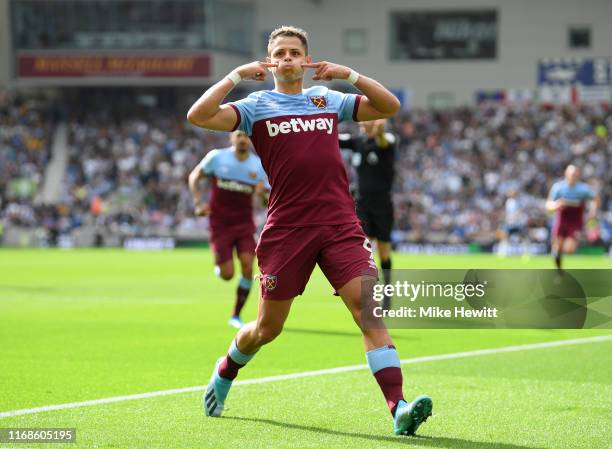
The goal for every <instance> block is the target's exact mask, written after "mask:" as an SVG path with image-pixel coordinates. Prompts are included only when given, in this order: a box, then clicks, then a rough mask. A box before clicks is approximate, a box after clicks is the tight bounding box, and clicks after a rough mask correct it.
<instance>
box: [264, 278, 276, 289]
mask: <svg viewBox="0 0 612 449" xmlns="http://www.w3.org/2000/svg"><path fill="white" fill-rule="evenodd" d="M261 286H262V287H263V288H264V289H266V290H268V291H270V290H274V289H275V288H276V275H275V274H262V275H261Z"/></svg>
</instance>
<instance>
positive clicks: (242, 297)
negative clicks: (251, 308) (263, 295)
mask: <svg viewBox="0 0 612 449" xmlns="http://www.w3.org/2000/svg"><path fill="white" fill-rule="evenodd" d="M251 285H253V281H252V280H251V279H249V278H245V277H244V276H243V277H241V278H240V282H238V288H237V289H236V303H235V304H234V311H233V312H232V316H233V317H239V316H240V312H241V311H242V308H243V307H244V305H245V303H246V300H247V298H248V296H249V292H250V291H251Z"/></svg>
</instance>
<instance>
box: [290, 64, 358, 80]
mask: <svg viewBox="0 0 612 449" xmlns="http://www.w3.org/2000/svg"><path fill="white" fill-rule="evenodd" d="M302 68H304V69H314V70H315V74H314V76H313V77H312V79H313V80H315V81H318V80H324V81H331V80H333V79H337V80H345V79H347V78H348V77H349V75H350V74H351V69H350V68H348V67H346V66H343V65H340V64H334V63H333V62H328V61H321V62H312V63H303V64H302Z"/></svg>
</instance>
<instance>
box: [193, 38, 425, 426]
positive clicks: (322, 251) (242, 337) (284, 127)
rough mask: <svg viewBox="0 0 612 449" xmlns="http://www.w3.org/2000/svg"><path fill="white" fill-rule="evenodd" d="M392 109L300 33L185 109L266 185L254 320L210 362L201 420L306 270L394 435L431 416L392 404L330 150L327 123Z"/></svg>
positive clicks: (277, 320)
mask: <svg viewBox="0 0 612 449" xmlns="http://www.w3.org/2000/svg"><path fill="white" fill-rule="evenodd" d="M308 69H313V70H314V76H313V77H312V79H313V80H315V81H331V80H333V79H337V80H346V81H348V82H350V83H352V84H354V86H355V87H356V88H357V89H359V91H361V94H360V95H354V94H343V93H341V92H337V91H334V90H330V89H328V88H327V87H325V86H313V87H310V88H307V89H304V88H303V77H304V72H305V71H306V70H308ZM268 71H271V72H272V74H273V75H274V83H275V88H274V90H262V91H257V92H254V93H252V94H250V95H249V96H247V97H246V98H244V99H242V100H239V101H236V102H232V103H227V104H222V102H223V100H224V98H225V97H226V95H227V94H228V93H229V92H230V91H231V90H232V89H233V88H234V86H235V85H236V84H238V83H239V82H241V81H242V80H245V79H247V80H256V81H263V80H264V79H265V78H266V75H267V72H268ZM399 106H400V105H399V101H398V100H397V98H395V96H393V94H392V93H391V92H389V91H388V90H387V89H386V88H384V87H383V86H382V85H381V84H380V83H378V82H376V81H374V80H373V79H371V78H368V77H366V76H364V75H359V74H358V73H357V72H355V71H354V70H351V69H350V68H348V67H345V66H342V65H338V64H334V63H331V62H312V58H311V56H310V55H309V53H308V39H307V35H306V32H304V31H303V30H301V29H299V28H294V27H280V28H278V29H276V30H274V31H273V32H272V33H271V34H270V38H269V41H268V57H267V58H266V62H259V61H256V62H252V63H250V64H246V65H243V66H240V67H238V68H237V69H235V70H234V71H232V72H231V73H230V74H229V75H228V76H227V77H225V78H224V79H223V80H221V81H219V82H218V83H217V84H215V85H214V86H212V87H211V88H210V89H208V90H207V91H206V92H205V93H204V94H203V95H202V97H201V98H200V99H198V100H197V101H196V102H195V103H194V105H193V106H192V107H191V109H190V110H189V113H188V115H187V117H188V119H189V121H190V122H191V123H193V124H195V125H198V126H201V127H203V128H208V129H214V130H221V131H230V130H233V129H240V130H242V131H244V132H246V133H247V134H248V135H249V136H250V137H251V140H252V141H253V145H254V147H255V151H256V152H257V154H258V155H259V157H260V158H261V162H262V165H263V167H264V169H265V171H266V173H267V174H268V178H269V181H270V185H271V191H270V203H269V208H268V220H267V222H266V225H265V227H264V230H263V232H262V234H261V236H260V238H259V242H258V244H257V249H256V252H257V259H258V263H259V269H260V272H261V276H260V280H261V282H260V292H261V294H260V302H259V311H258V316H257V320H256V321H253V322H251V323H247V324H245V325H244V327H242V329H240V330H239V331H238V333H237V335H236V338H234V340H233V341H232V343H231V345H230V348H229V351H228V353H227V355H226V356H224V357H222V358H220V359H219V360H218V362H217V365H216V366H215V368H214V370H213V374H212V377H211V380H210V383H209V385H208V387H207V389H206V392H205V393H204V397H203V400H204V411H205V413H206V415H208V416H220V415H221V413H222V412H223V409H224V406H225V400H226V398H227V395H228V392H229V390H230V387H231V385H232V381H233V380H234V379H235V378H236V376H237V374H238V371H239V370H240V369H241V368H242V367H244V366H245V365H246V364H247V363H248V362H249V361H250V360H251V359H252V358H253V357H254V356H255V354H256V353H257V351H258V350H259V349H260V348H261V347H262V346H263V345H265V344H267V343H270V342H271V341H272V340H274V339H275V338H276V337H277V336H278V335H279V334H280V332H281V331H282V328H283V325H284V323H285V320H286V319H287V316H288V314H289V310H290V308H291V304H292V303H293V300H294V298H295V297H296V296H298V295H301V294H302V292H303V291H304V288H305V286H306V284H307V282H308V279H309V278H310V275H311V273H312V271H313V269H314V267H315V265H316V264H318V265H319V267H320V268H321V270H322V271H323V273H324V274H325V276H326V277H327V279H328V280H329V282H330V283H331V285H332V287H333V288H334V289H335V290H336V292H337V293H338V294H339V296H340V297H341V298H342V300H343V301H344V303H345V304H346V306H347V308H348V309H349V311H350V312H351V314H352V316H353V319H354V320H355V322H356V323H357V325H358V326H359V328H360V330H361V332H362V334H363V340H364V346H365V350H366V359H367V361H368V364H369V366H370V369H371V371H372V373H373V375H374V376H375V378H376V381H377V382H378V384H379V386H380V388H381V390H382V392H383V395H384V397H385V399H386V402H387V405H388V407H389V409H390V411H391V415H392V417H393V424H394V430H395V432H396V434H414V433H415V431H416V429H417V428H418V427H419V426H420V425H421V423H422V422H423V421H425V420H426V419H427V417H428V416H429V415H430V414H431V410H432V401H431V399H430V398H429V397H427V396H419V397H417V398H416V399H415V400H414V401H412V402H410V403H408V402H406V401H405V400H404V396H403V392H402V383H403V381H402V371H401V368H400V360H399V357H398V354H397V351H396V349H395V347H394V346H393V342H392V340H391V337H390V336H389V333H388V332H387V329H386V328H385V327H384V323H382V321H379V322H375V323H372V322H371V321H370V320H371V318H372V317H371V316H370V314H369V313H368V310H367V309H366V310H364V309H362V293H363V294H364V298H365V299H366V300H367V299H368V298H371V297H372V295H371V288H372V286H373V284H374V282H375V281H376V279H377V276H378V270H377V268H376V264H375V263H374V260H373V257H372V249H371V246H370V243H369V241H368V240H367V238H366V236H365V234H364V233H363V230H362V229H361V226H360V225H359V220H358V219H357V216H356V214H355V206H354V203H353V200H352V198H351V195H350V193H349V186H348V179H347V174H346V171H345V168H344V165H343V162H342V157H341V154H340V149H339V146H338V123H339V122H341V121H345V120H354V121H369V120H377V119H382V118H387V117H391V116H393V115H394V114H395V113H397V111H398V110H399ZM362 290H363V291H362ZM366 303H367V304H370V302H369V301H366ZM296 399H297V398H296ZM284 400H290V399H289V398H284ZM235 406H236V407H238V404H236V405H235Z"/></svg>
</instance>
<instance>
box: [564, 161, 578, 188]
mask: <svg viewBox="0 0 612 449" xmlns="http://www.w3.org/2000/svg"><path fill="white" fill-rule="evenodd" d="M579 178H580V171H579V170H578V169H577V168H576V167H574V166H573V165H570V166H569V167H567V168H566V169H565V179H566V180H567V182H568V184H570V185H574V184H576V183H577V182H578V179H579Z"/></svg>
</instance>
